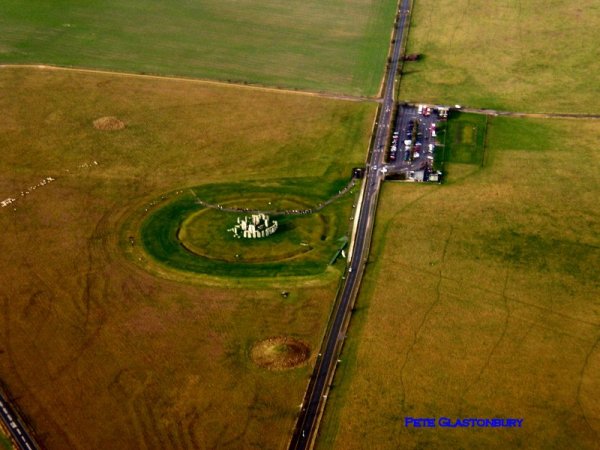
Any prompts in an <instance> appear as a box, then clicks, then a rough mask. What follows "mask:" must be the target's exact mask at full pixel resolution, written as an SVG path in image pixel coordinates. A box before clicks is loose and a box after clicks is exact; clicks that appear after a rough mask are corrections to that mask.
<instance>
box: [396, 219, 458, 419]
mask: <svg viewBox="0 0 600 450" xmlns="http://www.w3.org/2000/svg"><path fill="white" fill-rule="evenodd" d="M453 233H454V226H450V232H449V233H448V237H447V238H446V241H445V242H444V248H443V250H442V258H441V261H440V270H439V274H438V282H437V284H436V298H435V300H434V301H433V302H431V304H430V305H429V306H428V307H427V310H426V311H425V314H423V318H422V319H421V323H419V325H418V326H417V329H416V330H415V332H414V336H413V341H412V343H411V345H410V346H409V347H408V350H407V351H406V355H405V356H404V362H403V363H402V366H401V367H400V388H401V392H402V401H401V404H402V408H403V409H404V407H405V401H406V388H405V386H404V369H405V368H406V365H407V363H408V359H409V357H410V354H411V353H412V351H413V349H414V348H415V346H416V345H417V341H418V339H419V334H420V333H421V329H422V328H423V326H424V325H425V322H427V319H428V318H429V315H430V314H431V311H433V309H434V308H435V307H436V306H437V305H438V304H439V303H440V301H441V297H442V292H441V285H442V281H443V279H444V277H443V270H444V262H445V260H446V254H447V252H448V245H449V244H450V240H451V239H452V234H453Z"/></svg>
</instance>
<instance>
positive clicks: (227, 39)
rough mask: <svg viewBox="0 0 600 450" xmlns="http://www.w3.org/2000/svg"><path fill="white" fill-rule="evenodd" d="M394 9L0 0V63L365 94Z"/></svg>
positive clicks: (363, 0)
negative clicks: (153, 74) (89, 69)
mask: <svg viewBox="0 0 600 450" xmlns="http://www.w3.org/2000/svg"><path fill="white" fill-rule="evenodd" d="M395 7H396V2H395V1H391V0H384V1H380V2H373V1H368V0H352V1H347V0H332V1H328V2H322V1H318V0H262V1H257V0H238V1H230V0H226V1H223V0H203V1H201V2H175V3H165V2H163V1H158V0H133V1H128V2H122V1H117V0H102V1H97V2H83V3H82V2H77V1H73V0H63V1H60V2H58V3H57V2H52V3H48V2H44V1H39V0H34V1H26V2H25V1H22V0H5V1H4V2H3V3H2V7H1V8H0V28H1V29H2V30H3V33H2V36H1V37H0V62H4V63H8V62H10V63H36V64H37V63H46V64H58V65H63V66H77V67H92V68H101V69H111V70H119V71H127V72H136V73H139V72H147V73H155V74H163V75H183V76H190V77H201V78H213V79H218V80H231V81H236V82H249V83H259V84H265V85H269V86H281V87H291V88H300V89H309V90H318V91H330V92H338V93H348V94H360V95H373V94H376V93H377V91H378V89H379V83H380V82H381V78H382V75H383V68H384V66H385V58H386V56H387V51H388V46H389V38H390V33H391V30H392V25H393V20H394V12H395Z"/></svg>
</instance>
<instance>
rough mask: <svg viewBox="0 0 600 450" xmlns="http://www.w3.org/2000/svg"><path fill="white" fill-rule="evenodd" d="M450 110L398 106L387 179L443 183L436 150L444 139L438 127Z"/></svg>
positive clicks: (387, 156)
mask: <svg viewBox="0 0 600 450" xmlns="http://www.w3.org/2000/svg"><path fill="white" fill-rule="evenodd" d="M447 113H448V109H447V108H442V107H437V106H429V105H398V111H397V115H396V119H395V121H394V128H393V132H392V140H391V144H390V148H389V150H388V151H387V152H386V161H387V178H388V179H396V180H402V181H419V182H420V181H427V182H436V183H439V182H441V180H442V173H441V172H440V171H438V170H436V169H435V165H434V162H435V157H436V149H439V147H440V146H441V145H443V142H441V140H440V139H439V136H438V133H437V130H438V124H439V123H440V121H445V120H446V117H447Z"/></svg>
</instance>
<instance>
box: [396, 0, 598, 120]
mask: <svg viewBox="0 0 600 450" xmlns="http://www.w3.org/2000/svg"><path fill="white" fill-rule="evenodd" d="M599 43H600V4H599V3H598V2H597V1H595V0H583V1H578V2H572V1H570V0H552V1H547V0H529V1H502V2H500V1H497V2H490V1H487V0H435V1H434V0H419V1H415V2H414V10H413V14H412V22H411V28H410V38H409V41H408V51H409V52H411V53H421V54H423V56H424V58H423V59H422V60H421V61H419V62H410V63H407V64H405V66H404V76H403V78H402V84H401V87H400V89H401V92H400V98H401V99H403V100H414V101H428V102H433V103H435V102H438V103H443V104H449V105H454V104H456V103H459V104H462V105H468V106H471V107H484V108H494V109H499V110H507V111H524V112H545V113H551V112H567V113H595V114H598V113H600V110H599V109H598V102H597V99H598V98H599V97H600V84H599V83H598V82H597V76H596V74H597V73H599V72H600V59H598V57H597V55H598V51H599V45H600V44H599Z"/></svg>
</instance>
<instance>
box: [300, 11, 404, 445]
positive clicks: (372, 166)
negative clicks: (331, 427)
mask: <svg viewBox="0 0 600 450" xmlns="http://www.w3.org/2000/svg"><path fill="white" fill-rule="evenodd" d="M409 8H410V1H409V0H403V1H402V5H401V7H400V9H399V13H400V18H399V20H398V21H397V24H396V33H395V34H396V40H395V42H394V46H393V49H392V55H391V62H390V63H389V65H388V69H387V72H386V74H385V85H384V92H383V100H382V104H381V109H380V112H379V117H378V120H377V128H376V130H375V139H374V141H373V148H372V151H371V153H370V155H369V162H368V164H367V172H366V178H365V188H364V194H363V197H362V203H361V206H360V213H359V216H358V218H357V219H356V220H357V221H358V222H357V228H356V235H355V239H354V245H353V250H352V259H351V261H350V264H349V267H348V270H347V272H346V274H345V283H344V286H343V287H342V290H341V295H340V296H338V299H337V301H336V305H335V306H334V311H333V313H332V315H331V318H330V322H329V326H328V329H327V332H326V335H325V338H324V340H323V343H322V346H321V353H319V356H318V357H317V362H316V366H315V369H314V371H313V374H312V377H311V379H310V382H309V385H308V389H307V391H306V394H305V397H304V401H303V402H302V407H301V409H300V415H299V417H298V420H297V422H296V428H295V430H294V434H293V435H292V439H291V441H290V445H289V448H290V450H300V449H307V448H312V446H313V445H314V441H315V438H316V434H317V430H318V426H319V422H320V419H321V415H322V413H323V409H324V407H325V402H326V400H327V393H328V391H329V387H330V385H331V382H332V380H333V375H334V373H335V368H336V366H337V364H338V358H339V355H340V352H341V348H342V344H343V341H344V338H345V332H346V328H347V326H348V323H349V320H350V312H351V309H352V305H353V304H354V301H355V299H356V295H357V293H358V287H359V284H360V280H361V278H362V274H363V271H364V268H365V263H366V260H367V257H368V254H369V245H370V242H371V235H372V232H373V223H374V218H375V210H376V208H377V197H378V194H379V188H380V186H381V182H382V181H383V179H384V177H385V174H384V173H383V172H382V171H381V168H382V165H383V159H384V155H385V146H386V142H387V137H388V133H389V128H390V122H391V117H392V112H393V109H394V92H395V81H394V80H395V74H396V72H397V70H398V64H399V60H400V54H401V50H402V41H403V36H404V32H405V28H406V24H407V23H408V20H409Z"/></svg>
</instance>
